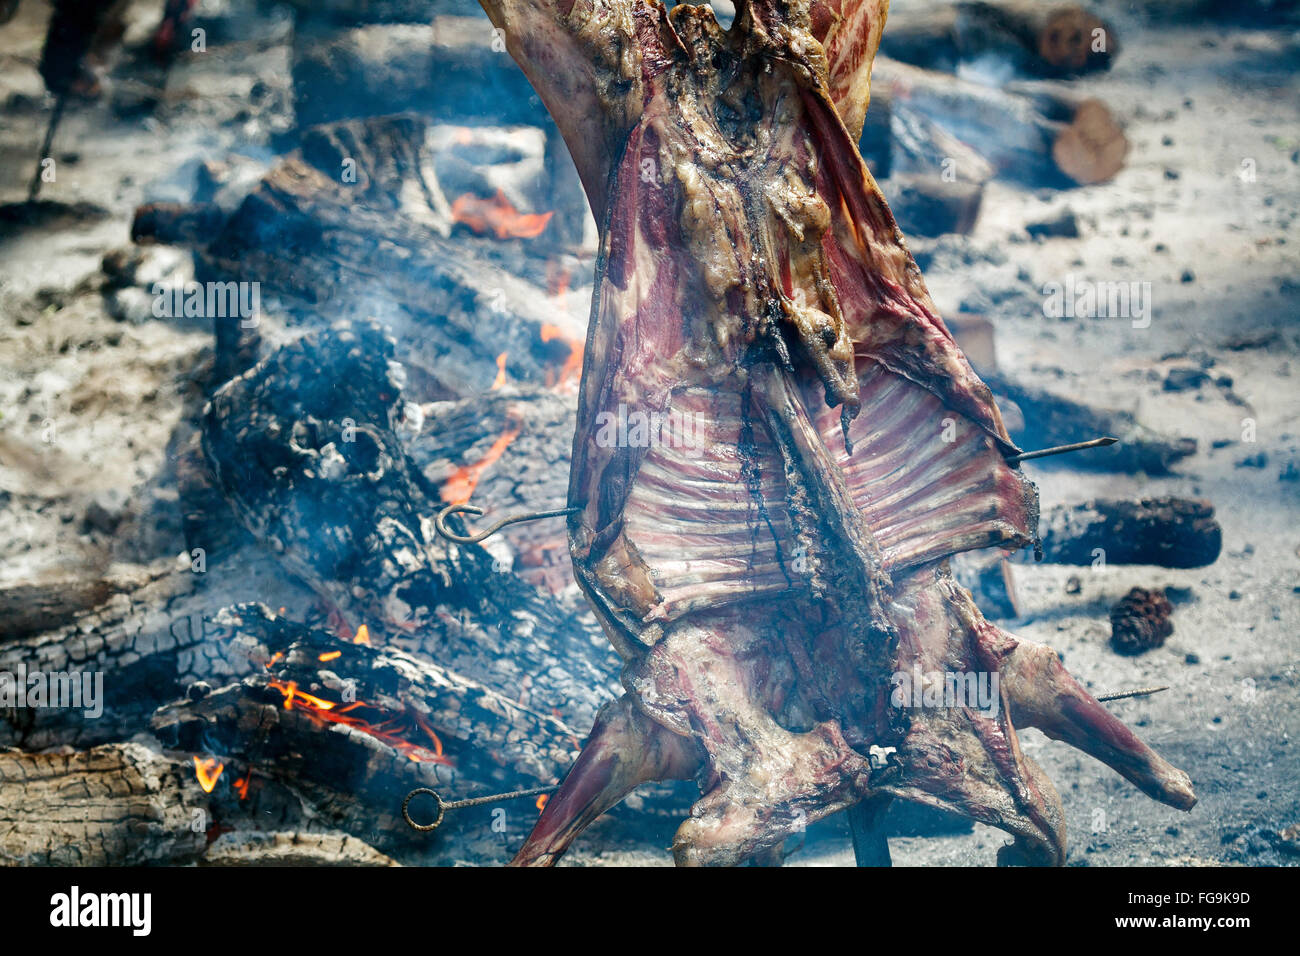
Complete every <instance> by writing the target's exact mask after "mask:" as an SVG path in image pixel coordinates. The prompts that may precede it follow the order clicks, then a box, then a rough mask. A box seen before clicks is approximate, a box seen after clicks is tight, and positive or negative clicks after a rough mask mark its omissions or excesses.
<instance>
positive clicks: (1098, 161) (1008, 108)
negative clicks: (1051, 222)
mask: <svg viewBox="0 0 1300 956" xmlns="http://www.w3.org/2000/svg"><path fill="white" fill-rule="evenodd" d="M872 76H873V84H874V86H875V88H876V90H884V91H887V93H888V95H889V96H890V102H891V104H892V105H893V108H894V109H898V108H899V106H901V105H904V104H905V105H906V107H907V108H909V109H911V110H914V111H915V112H917V113H919V114H921V115H922V116H925V117H927V118H928V119H930V120H931V121H932V122H934V123H935V124H937V125H938V126H940V127H942V128H943V129H945V130H947V131H948V132H949V133H951V134H952V135H953V136H956V137H957V138H958V139H960V140H962V141H963V142H965V143H966V144H967V145H968V146H970V147H971V148H973V149H974V150H975V151H976V152H977V153H979V154H980V155H981V156H983V157H984V158H985V159H987V160H988V161H989V162H990V163H992V164H993V167H994V169H995V170H996V171H997V175H998V176H1000V177H1002V178H1005V179H1009V180H1012V181H1015V182H1019V183H1022V184H1025V185H1034V186H1043V185H1048V186H1067V185H1086V184H1090V183H1097V182H1104V181H1106V180H1107V179H1110V178H1112V177H1113V176H1114V175H1115V174H1116V173H1118V172H1119V170H1120V169H1122V168H1123V164H1124V158H1125V156H1126V155H1127V152H1128V141H1127V139H1126V138H1125V136H1124V133H1123V130H1122V129H1120V127H1119V124H1118V123H1117V122H1116V121H1115V120H1114V118H1113V116H1112V115H1111V113H1110V111H1109V110H1108V109H1107V108H1106V107H1105V106H1104V105H1103V104H1102V103H1100V102H1098V101H1095V100H1089V101H1085V102H1084V103H1083V104H1079V105H1077V106H1076V107H1074V109H1073V112H1072V113H1071V114H1070V115H1069V118H1068V119H1065V120H1058V119H1052V118H1049V117H1047V116H1044V115H1043V113H1042V112H1041V111H1040V110H1039V108H1038V107H1037V105H1036V104H1035V103H1034V102H1033V101H1032V100H1030V99H1029V98H1027V97H1024V96H1019V95H1016V94H1013V93H1009V92H1006V91H1004V90H997V89H993V88H991V87H987V86H981V85H980V84H978V83H973V82H970V81H967V80H962V79H959V78H958V77H955V76H950V75H948V74H945V73H937V72H934V71H931V70H923V69H920V68H918V67H914V66H909V65H907V64H903V63H898V62H897V61H893V60H887V59H883V58H880V59H877V61H876V65H875V70H874V72H873V74H872Z"/></svg>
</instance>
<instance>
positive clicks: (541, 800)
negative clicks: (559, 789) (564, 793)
mask: <svg viewBox="0 0 1300 956" xmlns="http://www.w3.org/2000/svg"><path fill="white" fill-rule="evenodd" d="M550 796H551V795H550V794H549V793H544V794H542V795H541V796H539V797H538V798H537V812H538V813H541V812H542V811H543V810H545V809H546V801H547V799H549V798H550Z"/></svg>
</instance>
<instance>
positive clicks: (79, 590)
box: [0, 566, 165, 638]
mask: <svg viewBox="0 0 1300 956" xmlns="http://www.w3.org/2000/svg"><path fill="white" fill-rule="evenodd" d="M163 573H165V572H162V571H157V572H155V574H156V575H157V576H161V575H162V574H163ZM151 579H152V578H151V577H150V573H149V572H148V571H147V570H145V569H142V568H137V567H132V566H123V567H113V568H109V569H107V570H106V571H96V570H94V569H91V568H86V569H82V570H80V571H76V572H71V571H67V572H51V573H47V574H43V575H41V576H39V577H38V578H36V579H35V580H31V579H29V580H24V581H19V582H15V583H12V584H6V585H4V586H0V638H11V637H22V636H24V635H26V634H34V633H38V632H40V631H48V630H52V629H53V628H56V627H62V626H63V625H65V624H67V623H69V622H70V621H72V620H74V619H76V618H77V617H78V616H80V615H82V614H84V613H86V612H87V611H90V610H92V609H93V608H96V607H98V606H99V605H100V604H103V603H104V602H105V601H107V600H108V598H109V597H110V596H111V595H113V594H120V593H123V592H127V591H132V590H135V589H136V588H139V587H142V586H143V585H144V584H146V583H148V581H149V580H151Z"/></svg>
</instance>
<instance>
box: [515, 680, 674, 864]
mask: <svg viewBox="0 0 1300 956" xmlns="http://www.w3.org/2000/svg"><path fill="white" fill-rule="evenodd" d="M698 764H699V760H698V757H697V755H696V751H695V749H694V747H693V746H692V744H691V742H690V741H689V740H688V739H687V738H685V737H678V736H677V735H675V734H672V733H669V732H668V731H667V730H665V729H664V728H663V727H660V726H659V725H658V724H656V723H654V722H653V721H651V720H648V719H647V718H646V717H645V716H644V715H643V714H641V713H640V712H639V711H638V710H637V709H636V706H635V705H634V704H633V703H632V700H631V699H630V698H629V697H620V698H619V699H618V700H616V701H612V702H610V703H608V704H606V705H605V706H604V707H603V708H601V711H600V713H599V714H598V715H597V717H596V723H595V726H593V727H592V730H591V736H590V737H589V738H587V742H586V743H585V744H583V747H582V754H581V755H580V756H579V757H578V759H577V761H576V762H575V763H574V765H573V767H572V769H570V770H569V773H568V775H567V776H565V778H564V784H563V785H562V786H561V787H560V790H559V792H558V793H556V794H555V796H554V797H552V798H551V799H550V800H548V801H547V803H546V807H545V808H544V809H543V810H542V815H541V817H540V818H539V819H538V821H537V824H536V825H535V826H534V827H533V832H532V833H531V834H529V836H528V839H527V840H526V841H525V842H524V845H523V847H522V848H521V849H520V850H519V853H518V854H516V856H515V858H514V859H513V860H512V861H511V862H510V865H511V866H553V865H554V864H555V862H556V861H557V860H559V858H560V857H561V856H562V855H563V854H564V851H565V850H567V849H568V847H569V844H570V843H572V842H573V840H574V838H575V837H576V836H577V835H578V834H579V833H581V832H582V831H583V830H584V829H585V828H586V827H587V825H588V824H590V823H591V822H592V821H593V820H595V819H596V818H597V817H599V816H600V815H601V814H602V813H604V812H605V811H606V810H608V809H610V808H611V807H613V806H615V805H616V804H617V803H618V802H619V801H620V800H622V799H623V798H624V797H626V796H627V795H628V794H629V793H631V792H632V791H633V790H634V789H636V788H637V787H638V786H640V785H641V784H643V783H649V782H650V781H651V780H682V779H685V778H687V777H690V776H691V775H692V774H694V772H695V769H696V767H697V766H698Z"/></svg>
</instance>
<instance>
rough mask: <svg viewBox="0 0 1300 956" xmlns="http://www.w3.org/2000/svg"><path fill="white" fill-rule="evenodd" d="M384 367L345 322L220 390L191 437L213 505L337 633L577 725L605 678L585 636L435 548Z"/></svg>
mask: <svg viewBox="0 0 1300 956" xmlns="http://www.w3.org/2000/svg"><path fill="white" fill-rule="evenodd" d="M394 355H395V352H394V347H393V343H392V341H391V340H390V339H387V338H386V337H385V336H384V335H383V334H382V332H381V331H380V330H379V328H378V327H377V326H375V325H373V324H361V325H358V326H356V327H355V328H353V329H350V330H349V329H340V330H333V331H330V332H327V333H320V334H314V335H309V336H306V337H304V338H303V339H301V340H299V342H297V343H294V344H292V345H288V346H285V347H284V348H282V349H281V350H280V351H279V352H277V353H276V354H275V355H273V356H272V357H271V358H269V359H267V360H265V361H264V362H262V363H261V364H259V365H258V366H257V367H255V368H254V369H252V370H250V371H249V372H248V373H246V374H244V375H243V376H241V377H240V378H238V379H236V380H234V381H232V382H230V383H228V384H227V385H226V386H225V387H223V389H222V390H221V391H220V392H218V393H217V395H216V396H214V398H213V399H212V401H211V403H210V405H209V408H208V410H207V412H206V416H205V421H204V432H203V448H204V453H205V455H206V458H207V460H208V462H209V464H210V466H211V468H212V470H213V473H214V474H215V475H216V478H217V483H218V485H219V487H220V489H221V491H222V493H223V494H224V495H225V496H226V498H227V500H228V501H229V502H230V504H231V506H232V507H233V510H234V512H235V514H236V515H237V516H238V518H239V520H240V521H241V522H242V523H243V524H244V525H245V526H246V527H247V528H248V529H249V530H250V531H251V532H252V533H253V535H254V537H255V538H257V539H258V540H261V541H266V542H269V544H270V546H271V548H272V550H273V551H274V552H275V553H276V555H277V557H278V558H279V560H280V561H281V562H282V563H283V564H284V565H285V567H287V568H288V569H289V570H290V571H291V572H292V573H293V574H295V575H296V576H298V577H299V578H301V579H302V580H304V581H306V582H308V584H309V585H310V586H311V587H312V589H313V590H314V591H316V593H317V594H319V595H321V596H322V598H324V599H325V600H326V601H327V602H328V603H329V605H330V606H331V607H332V609H333V610H335V611H336V612H337V614H338V615H339V616H340V617H341V618H342V620H343V621H345V622H346V624H347V625H348V626H349V627H350V628H351V629H352V630H356V629H357V628H359V627H360V626H361V625H362V624H365V625H366V626H367V627H368V629H369V630H370V631H372V632H373V633H374V634H375V635H376V637H378V638H380V639H382V640H384V641H392V642H395V643H397V644H399V645H400V646H402V647H405V648H408V649H410V650H413V651H419V652H420V653H422V654H423V655H425V656H427V657H428V658H430V659H432V660H435V661H438V662H439V663H440V664H442V665H444V666H446V667H448V668H451V669H453V670H455V671H457V672H458V673H461V674H464V675H465V676H467V677H469V678H471V679H474V680H478V681H481V682H483V683H485V684H487V685H488V686H491V687H494V688H502V689H508V690H510V691H511V692H512V693H513V692H517V693H519V694H523V693H524V691H525V689H526V685H525V679H526V678H527V680H528V681H529V682H530V684H529V685H528V687H527V689H528V691H529V693H530V694H531V696H532V700H533V703H534V706H536V707H538V708H540V709H541V710H543V711H544V712H549V711H550V710H551V709H552V708H557V709H558V710H559V711H560V712H561V713H563V714H564V715H565V716H566V718H568V719H570V720H572V721H573V723H574V725H575V726H579V727H584V728H585V727H587V726H589V725H590V722H591V720H592V719H593V718H594V716H595V711H596V709H597V707H599V705H600V704H601V703H602V702H603V701H604V700H605V699H607V698H608V696H609V688H610V677H611V675H612V674H613V673H614V672H615V670H616V664H615V662H614V659H613V657H612V655H611V654H610V653H609V652H608V650H607V649H606V647H605V646H604V641H603V639H602V638H601V635H600V632H599V630H598V629H597V628H596V626H595V624H594V622H593V621H592V620H591V618H590V617H588V616H585V615H582V616H579V615H576V614H575V613H574V611H573V610H572V609H571V608H568V607H565V606H563V605H561V604H559V603H557V602H556V601H555V600H554V599H553V598H552V597H550V596H549V595H546V594H543V593H542V592H539V591H538V590H537V589H536V588H534V587H532V586H530V585H529V584H527V583H526V582H525V581H522V580H521V579H519V578H518V577H516V576H515V575H514V574H512V573H509V567H508V566H502V565H501V564H500V563H499V562H498V561H497V560H496V559H495V558H493V556H492V555H491V554H490V553H489V552H488V551H486V550H485V549H483V548H482V547H480V546H478V545H470V546H463V547H462V546H459V545H454V544H450V543H448V542H446V541H444V540H443V539H441V538H440V537H438V536H437V534H436V532H435V531H434V529H433V518H434V516H435V515H436V514H437V512H438V511H439V510H440V509H441V508H442V507H443V504H444V501H443V500H442V496H441V490H440V489H439V488H438V487H435V486H432V485H430V484H428V483H427V479H426V478H425V477H424V476H423V475H421V474H420V472H419V471H418V470H417V469H416V468H415V466H414V465H413V464H412V462H411V460H410V459H409V458H408V456H407V454H406V452H405V451H404V449H403V447H402V443H401V441H400V440H399V439H398V437H397V433H398V432H401V431H403V430H410V431H412V432H416V431H418V426H415V427H412V423H411V418H410V417H408V415H407V406H406V405H405V403H404V402H403V401H402V391H401V384H402V383H401V379H400V374H401V373H400V366H398V365H397V363H396V361H395V358H394ZM322 368H326V369H329V370H330V377H328V378H326V377H324V376H322V375H321V374H320V370H321V369H322ZM336 381H346V382H349V383H351V387H350V388H348V389H346V390H344V389H339V388H337V387H336V386H335V382H336ZM412 414H413V415H414V414H415V413H412ZM433 470H434V473H435V474H436V472H437V468H436V465H435V466H434V468H433ZM452 520H453V521H454V520H457V519H454V518H453V519H452Z"/></svg>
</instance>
